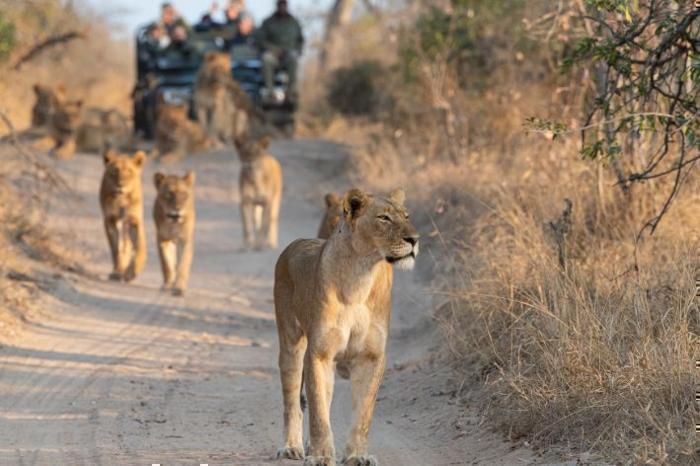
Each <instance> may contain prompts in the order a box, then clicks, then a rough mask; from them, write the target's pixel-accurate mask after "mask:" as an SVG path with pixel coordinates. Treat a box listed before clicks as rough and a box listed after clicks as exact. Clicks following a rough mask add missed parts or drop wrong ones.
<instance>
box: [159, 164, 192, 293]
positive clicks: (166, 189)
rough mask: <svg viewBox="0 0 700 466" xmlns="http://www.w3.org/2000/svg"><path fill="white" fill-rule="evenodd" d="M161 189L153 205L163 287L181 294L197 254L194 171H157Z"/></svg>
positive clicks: (183, 291) (185, 286)
mask: <svg viewBox="0 0 700 466" xmlns="http://www.w3.org/2000/svg"><path fill="white" fill-rule="evenodd" d="M153 181H154V183H155V186H156V190H157V192H158V194H157V196H156V201H155V205H154V206H153V220H154V221H155V224H156V242H157V244H158V254H159V256H160V265H161V269H162V271H163V288H162V289H163V290H164V291H172V293H173V294H174V295H175V296H182V295H184V294H185V291H186V290H187V283H188V281H189V277H190V267H191V265H192V257H193V254H194V223H195V205H194V181H195V174H194V173H193V172H188V173H187V174H186V175H185V176H183V177H179V176H172V175H171V176H166V175H164V174H162V173H156V174H155V175H154V177H153Z"/></svg>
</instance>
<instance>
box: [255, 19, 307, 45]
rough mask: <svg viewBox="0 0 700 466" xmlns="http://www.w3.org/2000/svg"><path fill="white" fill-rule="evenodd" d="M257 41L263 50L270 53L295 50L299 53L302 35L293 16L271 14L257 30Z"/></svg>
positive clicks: (302, 39) (299, 26)
mask: <svg viewBox="0 0 700 466" xmlns="http://www.w3.org/2000/svg"><path fill="white" fill-rule="evenodd" d="M257 41H258V44H260V46H261V47H262V48H263V49H264V50H269V51H271V52H286V51H289V50H296V51H297V52H299V53H301V50H302V48H303V47H304V34H303V33H302V32H301V25H299V22H298V21H297V20H296V18H294V16H292V15H278V14H273V15H272V16H270V17H269V18H267V19H266V20H265V21H264V22H263V23H262V26H260V29H258V32H257Z"/></svg>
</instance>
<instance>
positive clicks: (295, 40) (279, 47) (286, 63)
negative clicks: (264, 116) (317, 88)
mask: <svg viewBox="0 0 700 466" xmlns="http://www.w3.org/2000/svg"><path fill="white" fill-rule="evenodd" d="M256 40H257V43H258V45H259V46H260V47H261V49H262V52H263V54H262V60H263V75H264V78H265V87H266V91H267V92H266V93H267V95H271V93H272V88H273V87H274V83H275V81H274V79H275V70H277V69H278V68H279V67H282V68H283V69H284V70H285V71H286V72H287V73H289V92H288V96H289V99H290V100H291V101H294V100H296V98H297V87H296V85H297V65H298V62H299V57H300V56H301V52H302V50H303V48H304V35H303V33H302V30H301V25H300V24H299V21H297V19H296V18H295V17H294V16H292V15H291V14H290V13H289V9H288V4H287V0H278V1H277V10H276V11H275V12H274V13H273V14H272V16H270V17H269V18H267V19H266V20H265V21H264V22H263V23H262V26H260V29H258V33H257V38H256Z"/></svg>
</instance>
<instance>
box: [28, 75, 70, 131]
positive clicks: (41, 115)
mask: <svg viewBox="0 0 700 466" xmlns="http://www.w3.org/2000/svg"><path fill="white" fill-rule="evenodd" d="M33 89H34V95H35V97H36V99H35V101H34V105H33V106H32V127H35V128H37V127H46V126H49V125H50V124H51V119H52V118H53V114H54V113H55V112H56V109H57V108H58V106H59V105H60V103H61V102H62V101H63V100H65V98H66V90H65V88H64V87H63V86H56V87H52V86H48V85H44V84H35V85H34V87H33Z"/></svg>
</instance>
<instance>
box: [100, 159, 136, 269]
mask: <svg viewBox="0 0 700 466" xmlns="http://www.w3.org/2000/svg"><path fill="white" fill-rule="evenodd" d="M145 161H146V154H145V153H143V152H141V151H139V152H136V154H134V155H133V157H131V156H129V155H121V154H117V153H116V152H114V151H112V150H107V151H105V153H104V163H105V172H104V175H103V177H102V187H101V188H100V205H101V206H102V214H103V215H104V225H105V231H106V232H107V241H108V242H109V248H110V251H111V252H112V262H113V264H114V269H113V270H112V273H111V274H110V275H109V278H110V280H124V281H127V282H129V281H131V280H133V279H134V278H136V276H137V275H138V274H139V273H140V272H141V270H143V266H144V265H145V263H146V233H145V230H144V227H143V195H142V190H141V173H142V171H143V165H144V163H145Z"/></svg>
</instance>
